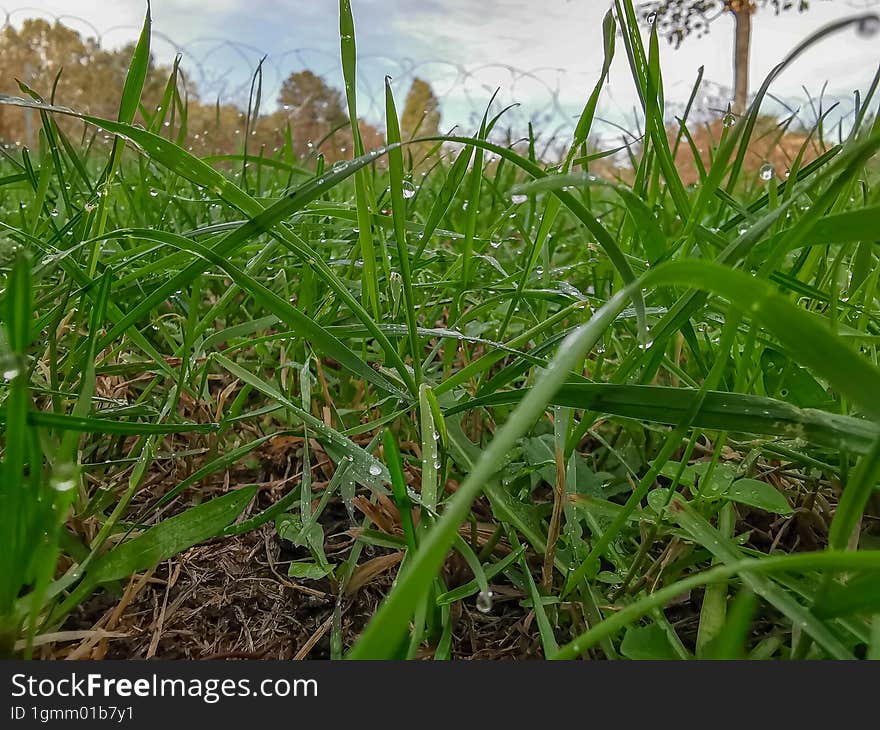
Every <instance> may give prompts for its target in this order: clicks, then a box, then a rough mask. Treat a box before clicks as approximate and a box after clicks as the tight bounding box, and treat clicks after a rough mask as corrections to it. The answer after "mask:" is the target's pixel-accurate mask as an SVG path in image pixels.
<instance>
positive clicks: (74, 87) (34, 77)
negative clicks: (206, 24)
mask: <svg viewBox="0 0 880 730" xmlns="http://www.w3.org/2000/svg"><path fill="white" fill-rule="evenodd" d="M131 53H132V47H131V46H128V47H125V48H121V49H119V50H115V51H108V50H104V49H103V48H101V46H100V45H99V44H98V42H97V41H95V40H94V39H92V38H83V37H82V36H81V35H80V34H79V33H78V32H77V31H75V30H73V29H72V28H69V27H68V26H66V25H64V24H63V23H60V22H57V21H56V22H55V23H49V22H48V21H46V20H43V19H29V20H25V21H24V23H22V25H21V27H20V28H15V27H14V26H12V25H7V26H6V27H5V28H3V29H2V31H0V93H4V94H11V95H16V96H20V95H21V94H22V90H21V88H20V87H19V81H20V82H23V83H24V84H26V85H27V86H28V87H30V88H31V89H33V90H34V91H36V92H37V93H39V94H41V95H42V96H43V97H44V98H45V99H47V100H49V99H50V97H51V98H52V100H54V102H55V103H57V104H62V105H65V106H69V107H71V108H73V109H77V110H79V111H86V112H89V113H91V114H95V115H97V116H104V117H111V118H113V117H115V116H116V113H117V111H118V107H119V98H120V95H121V94H122V87H123V84H124V83H125V75H126V73H127V71H128V66H129V62H130V60H131ZM169 73H170V69H168V68H162V67H156V66H154V65H152V64H151V66H150V69H149V72H148V74H147V80H146V84H145V85H144V92H143V100H144V103H145V104H156V103H157V101H158V99H159V98H160V97H161V94H162V89H163V88H164V86H165V82H166V80H167V78H168V74H169ZM56 78H57V85H56V83H55V81H56ZM29 121H31V120H30V118H29V117H28V115H27V113H26V112H25V111H24V110H22V109H16V108H12V107H2V108H0V138H3V139H5V140H12V141H21V142H32V141H33V140H32V139H29V137H31V136H32V134H33V129H32V128H30V124H29Z"/></svg>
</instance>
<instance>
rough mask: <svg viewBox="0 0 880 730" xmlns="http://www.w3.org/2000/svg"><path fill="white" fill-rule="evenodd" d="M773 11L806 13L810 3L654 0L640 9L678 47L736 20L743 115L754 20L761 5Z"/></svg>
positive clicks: (738, 102) (737, 102) (737, 104)
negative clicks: (720, 22) (726, 18)
mask: <svg viewBox="0 0 880 730" xmlns="http://www.w3.org/2000/svg"><path fill="white" fill-rule="evenodd" d="M759 5H760V6H767V7H770V8H772V9H773V10H774V11H775V12H776V13H777V14H778V13H781V12H784V11H787V10H798V11H804V10H807V9H808V8H809V0H654V1H653V2H647V3H643V4H642V6H641V8H642V12H643V14H644V17H645V18H646V19H648V20H649V22H653V23H657V24H658V30H659V32H660V33H661V34H662V35H665V36H666V37H667V38H668V39H669V41H670V42H671V43H674V44H675V46H676V47H678V46H680V45H681V43H682V41H684V39H685V38H686V37H687V36H689V35H691V34H694V35H697V36H698V37H699V36H703V35H705V34H706V33H708V32H709V27H710V25H711V24H712V22H713V21H714V20H716V19H717V18H719V17H721V16H723V15H725V14H729V15H731V16H733V21H734V35H735V40H734V51H733V70H734V104H733V110H734V112H736V113H737V114H741V113H742V112H743V111H744V110H745V108H746V106H747V105H748V98H749V58H750V55H751V42H752V19H753V16H754V14H755V11H756V10H757V9H758V6H759Z"/></svg>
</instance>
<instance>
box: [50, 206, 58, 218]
mask: <svg viewBox="0 0 880 730" xmlns="http://www.w3.org/2000/svg"><path fill="white" fill-rule="evenodd" d="M49 215H51V216H52V217H53V218H57V217H58V208H52V210H51V211H49Z"/></svg>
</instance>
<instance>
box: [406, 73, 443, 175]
mask: <svg viewBox="0 0 880 730" xmlns="http://www.w3.org/2000/svg"><path fill="white" fill-rule="evenodd" d="M400 134H401V138H402V139H403V140H404V141H405V140H410V139H413V137H433V136H437V135H438V134H440V101H439V100H438V99H437V95H436V94H435V93H434V90H433V89H432V88H431V85H430V84H429V83H428V82H427V81H425V80H423V79H420V78H419V77H418V76H417V77H415V78H414V79H413V82H412V85H411V86H410V87H409V91H408V92H407V94H406V101H405V102H404V105H403V114H402V115H401V118H400ZM433 146H434V145H433V143H431V142H422V143H418V144H415V145H410V146H409V149H410V154H411V155H412V157H413V159H415V160H420V159H422V158H424V157H425V156H426V155H427V154H428V151H429V150H430V149H431V147H433Z"/></svg>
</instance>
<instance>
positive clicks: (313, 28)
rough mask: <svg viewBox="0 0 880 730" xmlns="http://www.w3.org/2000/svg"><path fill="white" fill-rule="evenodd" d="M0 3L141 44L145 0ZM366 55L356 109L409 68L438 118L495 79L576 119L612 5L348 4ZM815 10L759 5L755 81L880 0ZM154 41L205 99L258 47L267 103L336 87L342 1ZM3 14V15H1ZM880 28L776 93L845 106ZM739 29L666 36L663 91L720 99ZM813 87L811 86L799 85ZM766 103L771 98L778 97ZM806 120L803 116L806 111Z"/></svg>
mask: <svg viewBox="0 0 880 730" xmlns="http://www.w3.org/2000/svg"><path fill="white" fill-rule="evenodd" d="M13 2H14V0H0V9H2V8H4V7H5V10H6V13H7V18H8V19H9V22H12V23H19V22H20V21H21V20H22V19H23V18H24V17H27V16H40V15H42V16H44V17H50V18H52V17H60V18H61V19H62V20H63V21H64V22H65V23H67V24H69V25H71V26H73V27H75V28H77V29H80V30H82V31H83V32H84V33H86V34H88V35H95V34H99V35H100V37H101V39H102V41H103V42H104V43H105V44H107V45H111V46H118V45H121V44H123V43H125V42H129V41H131V40H133V39H134V38H135V37H136V35H137V33H138V30H139V27H140V24H141V22H142V19H143V14H144V10H145V2H144V1H143V0H113V2H108V0H21V2H20V4H17V5H15V4H10V3H13ZM352 4H353V8H354V14H355V23H356V31H357V43H358V54H359V72H360V73H359V76H360V79H359V87H360V91H359V100H360V102H359V103H360V105H361V112H362V113H363V114H364V115H365V116H367V117H368V118H370V117H378V116H379V115H380V114H381V89H382V80H383V78H384V76H385V75H386V74H389V75H391V76H392V77H393V78H394V79H395V90H396V93H397V94H398V95H399V96H403V95H404V94H405V92H406V88H407V87H408V85H409V81H410V80H411V78H412V77H413V75H419V76H422V77H424V78H427V79H428V80H429V81H430V82H431V83H432V85H433V86H434V88H435V91H436V93H437V95H438V96H439V97H440V99H441V102H442V107H441V108H442V112H443V126H444V128H448V127H450V126H452V125H454V124H457V123H460V124H464V125H465V126H467V125H468V124H470V123H472V122H473V115H474V114H475V113H477V110H479V109H481V108H482V107H483V106H484V105H485V103H486V102H487V101H488V99H489V97H490V96H491V94H492V91H493V90H494V89H495V88H497V87H501V89H502V91H501V94H500V96H499V99H500V100H501V102H502V103H507V102H510V101H517V102H519V103H521V105H522V106H521V108H520V109H519V110H518V111H516V112H514V113H515V114H519V115H521V117H522V118H526V117H528V118H536V119H539V120H540V119H542V118H543V119H544V121H545V123H546V124H548V125H550V124H559V125H562V126H564V125H566V124H571V123H573V118H574V117H575V115H576V114H577V113H578V112H579V110H580V108H581V106H582V105H583V102H584V100H585V98H586V96H587V95H588V94H589V91H590V90H591V89H592V87H593V85H594V84H595V81H596V78H597V75H598V72H599V69H600V67H601V64H602V35H601V23H602V17H603V15H604V14H605V12H606V11H607V9H608V5H609V2H608V0H353V3H352ZM812 6H813V7H812V9H811V10H810V11H809V12H808V13H804V14H800V15H799V14H796V13H792V12H789V13H785V14H783V15H782V16H779V17H777V16H775V15H774V13H773V12H772V11H771V10H766V9H762V10H759V11H758V14H757V16H756V18H755V21H754V32H753V40H752V61H751V76H752V79H753V87H757V85H758V84H759V83H760V80H761V79H763V78H764V76H765V75H766V74H767V72H768V71H769V70H770V69H771V68H772V67H773V66H774V65H775V64H776V63H777V62H778V61H779V60H780V59H781V58H782V57H783V56H784V55H785V54H786V53H787V52H788V51H789V50H790V49H791V48H792V47H793V46H795V45H796V44H797V43H798V42H799V41H800V40H801V39H803V38H804V37H805V36H807V35H808V34H809V33H811V32H813V31H815V30H816V29H818V28H820V27H821V26H823V25H825V24H827V23H829V22H832V21H834V20H837V19H840V18H843V17H847V16H851V15H854V14H858V13H861V12H865V8H866V7H868V8H869V9H871V10H876V11H878V12H880V0H812ZM152 16H153V29H154V39H153V49H154V56H155V58H156V60H157V62H160V63H170V61H171V60H172V59H173V56H174V53H175V51H176V50H182V52H183V61H184V66H185V67H186V68H188V69H189V71H190V76H191V78H192V79H193V80H194V81H195V82H196V83H197V85H198V87H199V89H200V91H201V93H202V96H203V97H205V98H211V99H213V98H215V97H217V96H221V97H223V98H226V99H233V100H235V99H236V98H238V99H239V100H240V99H241V97H242V96H243V95H244V94H245V93H246V89H247V86H248V83H249V74H250V73H251V72H252V71H253V69H254V67H255V66H256V64H257V62H258V61H259V59H260V58H261V56H263V55H266V54H267V55H268V58H267V60H266V64H265V66H264V69H265V72H264V98H270V99H271V98H274V96H275V95H276V94H277V89H278V87H279V86H280V83H281V81H282V80H283V78H284V77H285V76H286V75H287V74H288V73H289V72H290V71H292V70H295V69H299V68H303V67H308V68H311V69H313V70H314V71H316V72H317V73H319V74H321V75H324V76H325V77H326V78H327V79H328V80H329V81H331V82H333V83H334V84H338V83H339V62H338V48H339V41H338V6H337V0H287V1H286V2H282V1H280V0H200V1H193V0H153V1H152ZM0 18H2V16H0ZM878 40H880V36H878V37H875V38H872V39H865V38H861V37H859V36H858V35H857V34H856V33H855V32H853V31H848V32H844V33H843V34H841V35H839V36H837V37H835V38H832V39H829V40H825V41H824V42H823V43H822V44H821V45H819V46H818V47H816V48H814V49H812V50H811V51H809V52H808V53H807V54H806V55H805V56H803V57H802V58H801V59H799V60H798V62H797V63H796V64H795V66H794V67H792V68H791V69H789V70H788V71H786V73H785V74H784V75H783V76H782V77H780V78H779V79H778V80H777V82H776V83H775V84H774V86H773V87H772V88H771V92H772V93H773V94H775V95H776V96H777V97H778V98H780V99H784V100H786V101H787V102H788V103H790V104H791V105H793V106H797V107H799V108H802V109H806V110H809V103H808V94H809V95H812V96H814V97H815V96H817V95H818V94H819V93H821V92H822V89H823V84H824V83H825V82H828V88H827V90H826V95H827V96H828V97H830V98H834V99H838V98H839V99H842V100H843V103H842V108H843V107H846V108H851V105H852V102H851V98H852V92H853V91H854V90H855V89H862V90H864V89H865V88H866V87H867V86H868V84H869V83H870V81H871V78H872V76H873V74H874V72H875V70H876V68H877V66H878V63H880V42H878ZM732 44H733V23H732V20H730V19H729V18H728V17H727V16H726V15H725V16H722V17H720V18H719V19H718V20H716V21H715V22H714V23H713V25H712V30H711V33H710V34H709V35H708V36H706V37H704V38H695V37H692V38H689V39H687V40H686V41H685V43H684V44H683V45H682V46H681V48H679V49H677V50H676V49H675V48H674V47H673V46H669V45H667V44H665V43H664V44H663V54H662V61H663V73H664V80H665V87H666V96H667V99H668V100H669V102H670V103H672V104H673V105H674V104H675V103H676V102H678V103H681V102H683V101H684V100H686V98H687V96H688V94H689V92H690V89H691V86H692V84H693V81H694V78H695V76H696V69H697V68H698V67H699V66H701V65H702V66H704V67H705V76H704V78H705V79H706V80H707V91H706V93H705V94H704V95H701V98H700V102H701V104H702V105H703V106H705V107H707V108H710V109H711V108H717V107H723V106H724V105H726V101H727V97H728V96H729V87H731V86H732V76H733V73H732V62H731V59H732ZM629 74H630V72H629V69H628V67H627V64H626V57H625V53H623V51H622V48H621V49H620V52H619V53H618V54H617V57H616V58H615V63H614V65H613V67H612V73H611V78H610V80H609V84H608V87H607V88H606V90H605V92H604V93H603V102H602V106H601V107H600V113H601V114H602V115H603V116H604V118H606V119H609V120H611V121H616V122H619V123H620V122H623V121H624V120H626V119H628V118H629V115H630V114H631V112H632V110H633V109H634V107H635V106H636V104H637V97H636V95H635V92H634V88H633V84H632V79H631V77H630V75H629ZM805 89H806V90H805ZM771 103H772V102H771ZM805 113H806V114H808V111H807V112H805Z"/></svg>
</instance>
